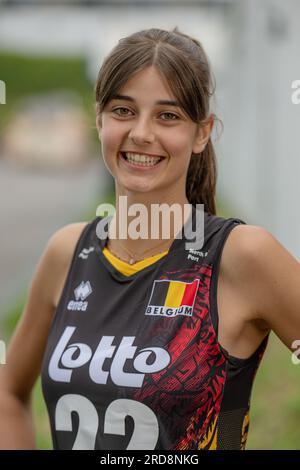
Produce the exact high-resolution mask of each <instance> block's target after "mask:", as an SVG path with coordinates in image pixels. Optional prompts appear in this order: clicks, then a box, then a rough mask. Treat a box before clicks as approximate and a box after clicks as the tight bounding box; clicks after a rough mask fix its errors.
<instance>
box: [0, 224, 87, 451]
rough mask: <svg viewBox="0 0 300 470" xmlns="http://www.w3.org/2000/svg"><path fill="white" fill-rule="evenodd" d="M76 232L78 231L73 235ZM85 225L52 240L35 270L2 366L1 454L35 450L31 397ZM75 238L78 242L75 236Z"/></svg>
mask: <svg viewBox="0 0 300 470" xmlns="http://www.w3.org/2000/svg"><path fill="white" fill-rule="evenodd" d="M74 227H75V229H76V230H74ZM78 227H79V228H80V229H82V225H80V224H69V225H67V226H65V227H63V228H61V229H60V230H58V231H57V232H56V233H54V235H52V237H51V238H50V239H49V241H48V244H47V246H46V248H45V250H44V253H43V255H42V256H41V258H40V261H39V263H38V265H37V268H36V270H35V273H34V276H33V279H32V282H31V285H30V289H29V295H28V300H27V303H26V305H25V308H24V311H23V314H22V316H21V319H20V321H19V323H18V326H17V328H16V330H15V332H14V335H13V337H12V340H11V342H10V345H9V349H8V352H7V359H6V364H5V365H2V366H0V448H2V449H30V448H31V449H32V448H34V447H35V437H34V426H33V421H32V412H31V404H30V402H31V391H32V388H33V386H34V384H35V381H36V379H37V377H38V375H39V373H40V370H41V364H42V359H43V355H44V351H45V347H46V342H47V337H48V333H49V329H50V325H51V322H52V319H53V314H54V311H55V302H54V299H55V297H56V295H57V289H58V280H59V283H60V284H61V279H62V277H63V276H64V274H65V273H66V272H67V270H68V267H69V264H70V262H71V257H72V256H71V255H72V253H73V249H74V245H75V243H76V241H77V239H78ZM75 232H76V237H74V233H75Z"/></svg>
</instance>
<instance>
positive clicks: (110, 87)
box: [95, 26, 217, 214]
mask: <svg viewBox="0 0 300 470" xmlns="http://www.w3.org/2000/svg"><path fill="white" fill-rule="evenodd" d="M150 65H154V66H155V67H156V68H157V69H158V71H159V72H161V73H162V74H163V76H164V77H165V78H166V80H167V82H168V84H169V85H170V88H171V90H172V92H173V94H174V96H175V97H176V99H177V100H178V101H179V103H180V105H181V106H182V108H183V109H184V111H185V112H186V113H187V115H188V116H189V117H190V118H191V120H192V121H194V122H196V123H198V124H199V125H203V124H204V123H205V122H206V119H207V118H208V115H209V98H210V97H211V96H212V95H213V92H214V90H213V89H212V78H211V73H210V66H209V62H208V59H207V56H206V54H205V52H204V50H203V47H202V45H201V44H200V42H199V41H198V40H196V39H194V38H192V37H190V36H188V35H186V34H184V33H182V32H180V31H179V30H178V28H177V26H176V27H175V28H174V29H173V30H172V31H165V30H162V29H157V28H151V29H146V30H143V31H138V32H136V33H134V34H131V35H130V36H128V37H125V38H122V39H120V41H119V42H118V44H117V45H116V46H115V47H114V48H113V49H112V51H111V52H110V54H109V55H108V56H107V57H106V58H105V59H104V62H103V64H102V66H101V69H100V71H99V74H98V78H97V82H96V85H95V95H96V109H97V112H98V113H99V112H102V110H103V109H104V107H105V105H106V104H107V103H108V102H109V101H110V99H111V97H112V96H113V95H114V94H115V93H117V92H118V89H120V88H121V87H122V86H123V85H125V83H126V82H127V81H128V80H129V78H130V77H131V76H132V75H133V74H134V73H136V72H138V71H140V70H142V69H144V68H146V67H148V66H150ZM213 117H214V118H216V116H215V115H214V114H213ZM216 179H217V165H216V156H215V151H214V147H213V144H212V141H211V138H209V140H208V142H207V144H206V146H205V149H204V150H203V152H201V154H199V155H195V154H193V153H192V155H191V160H190V164H189V168H188V172H187V179H186V197H187V199H188V201H189V203H190V204H193V205H196V204H204V209H205V211H206V212H208V213H210V214H216V203H215V193H216Z"/></svg>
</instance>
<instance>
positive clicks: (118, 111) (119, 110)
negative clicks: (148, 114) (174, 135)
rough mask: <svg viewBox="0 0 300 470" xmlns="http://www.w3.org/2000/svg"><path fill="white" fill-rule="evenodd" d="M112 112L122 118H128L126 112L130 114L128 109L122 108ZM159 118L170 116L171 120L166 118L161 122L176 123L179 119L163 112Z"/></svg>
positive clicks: (174, 115)
mask: <svg viewBox="0 0 300 470" xmlns="http://www.w3.org/2000/svg"><path fill="white" fill-rule="evenodd" d="M112 111H113V113H116V114H117V115H118V116H124V117H126V116H129V114H128V112H127V111H129V112H130V113H131V111H130V109H127V108H123V107H119V108H115V109H113V110H112ZM161 116H169V117H170V116H171V119H169V117H168V118H167V119H163V121H176V120H177V119H179V117H178V116H177V115H176V114H174V113H168V112H165V113H161Z"/></svg>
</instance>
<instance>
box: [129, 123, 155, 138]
mask: <svg viewBox="0 0 300 470" xmlns="http://www.w3.org/2000/svg"><path fill="white" fill-rule="evenodd" d="M129 137H130V138H131V139H132V140H134V141H135V142H136V143H138V144H139V143H143V142H153V140H154V139H155V136H154V132H153V129H152V125H151V123H150V122H149V120H148V119H146V118H141V119H138V120H137V121H135V123H133V124H132V128H131V131H130V133H129Z"/></svg>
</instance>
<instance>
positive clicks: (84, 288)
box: [67, 281, 92, 311]
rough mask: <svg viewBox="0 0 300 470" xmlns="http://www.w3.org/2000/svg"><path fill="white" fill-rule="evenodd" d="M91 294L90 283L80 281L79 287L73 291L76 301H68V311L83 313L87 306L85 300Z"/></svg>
mask: <svg viewBox="0 0 300 470" xmlns="http://www.w3.org/2000/svg"><path fill="white" fill-rule="evenodd" d="M91 293H92V287H91V284H90V281H86V282H84V281H81V283H80V284H79V286H77V287H76V289H74V295H75V299H76V300H70V302H69V303H68V306H67V309H68V310H82V311H85V310H86V309H87V306H88V302H87V301H85V299H86V298H87V297H88V296H89V295H90V294H91Z"/></svg>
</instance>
